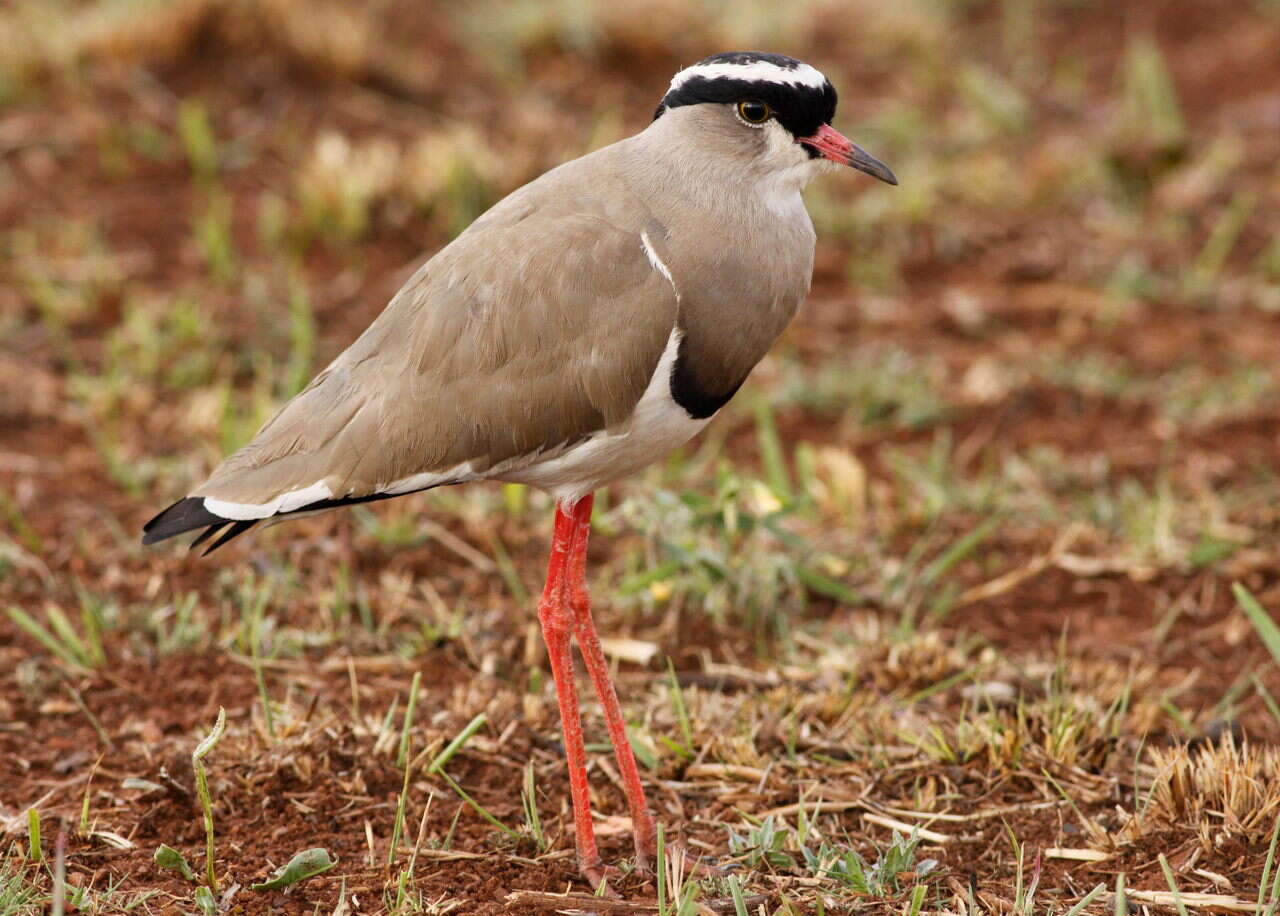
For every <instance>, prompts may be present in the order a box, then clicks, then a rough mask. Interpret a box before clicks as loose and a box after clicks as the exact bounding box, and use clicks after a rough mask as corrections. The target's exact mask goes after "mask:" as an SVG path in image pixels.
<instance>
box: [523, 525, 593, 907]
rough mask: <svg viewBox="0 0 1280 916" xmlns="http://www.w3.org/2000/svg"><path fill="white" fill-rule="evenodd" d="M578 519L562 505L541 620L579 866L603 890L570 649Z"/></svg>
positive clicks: (544, 592)
mask: <svg viewBox="0 0 1280 916" xmlns="http://www.w3.org/2000/svg"><path fill="white" fill-rule="evenodd" d="M574 529H575V526H574V522H573V517H572V515H570V514H566V513H565V512H564V511H563V510H561V508H560V506H559V505H557V506H556V523H555V533H554V535H553V536H552V539H551V559H550V561H549V562H548V563H547V584H546V587H545V588H544V589H543V591H542V600H541V601H539V602H538V620H539V621H540V622H541V624H542V637H543V639H545V640H546V643H547V655H548V656H549V658H550V659H551V675H552V677H553V678H555V682H556V698H557V699H558V700H559V702H560V724H561V726H562V728H563V730H564V753H565V758H566V759H567V761H568V765H569V791H570V794H571V795H572V797H573V823H574V835H575V841H576V845H577V848H578V865H579V867H580V868H581V869H582V874H583V876H584V877H586V879H587V880H588V881H589V882H590V883H591V886H592V888H597V887H599V885H600V882H601V881H602V880H603V879H604V873H605V869H604V865H603V863H602V862H601V860H600V851H599V849H598V848H597V847H596V836H595V830H594V828H593V826H592V822H591V798H590V795H589V794H588V793H589V791H590V789H589V786H588V785H587V752H586V748H585V746H584V745H583V741H582V721H581V719H580V717H579V712H578V690H577V687H576V686H575V685H574V679H573V656H572V654H571V649H570V646H569V643H570V639H571V637H572V636H573V628H574V613H573V609H572V607H571V606H570V604H569V588H568V582H567V581H566V577H565V567H566V562H567V561H568V558H569V556H570V554H571V552H572V549H573V541H574V536H575V534H576V532H575V530H574Z"/></svg>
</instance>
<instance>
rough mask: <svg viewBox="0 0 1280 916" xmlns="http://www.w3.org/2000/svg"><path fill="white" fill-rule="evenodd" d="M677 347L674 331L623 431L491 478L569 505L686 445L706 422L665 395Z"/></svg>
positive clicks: (605, 433)
mask: <svg viewBox="0 0 1280 916" xmlns="http://www.w3.org/2000/svg"><path fill="white" fill-rule="evenodd" d="M679 349H680V331H679V330H678V329H677V330H674V331H672V332H671V337H670V338H669V339H668V340H667V346H666V348H665V349H664V350H663V351H662V358H661V359H659V360H658V366H657V368H656V369H655V370H654V373H653V378H651V379H650V380H649V385H648V387H646V388H645V391H644V394H643V395H642V396H641V398H640V400H639V402H638V403H637V404H636V409H635V412H634V413H633V414H632V416H631V420H630V422H629V423H628V424H627V425H626V426H625V427H622V428H620V429H617V430H614V431H612V432H610V431H603V432H598V433H595V434H594V435H592V436H591V437H590V438H588V439H585V440H584V441H582V442H580V443H578V444H577V445H575V446H573V447H572V448H570V449H569V450H568V451H565V452H562V453H561V454H559V455H557V456H556V457H554V458H549V459H547V460H545V461H538V462H535V463H533V464H530V465H526V466H525V467H522V468H519V469H512V470H510V471H507V472H504V473H501V474H498V475H495V476H496V478H497V479H498V480H506V481H510V482H512V483H523V484H528V485H529V486H532V487H538V488H539V489H541V490H546V491H547V492H548V493H550V494H551V495H552V496H554V497H555V498H556V499H557V500H563V501H565V502H575V501H577V500H578V499H580V498H582V497H583V496H586V495H587V494H588V493H590V492H592V491H593V490H595V489H597V488H598V487H601V486H604V485H605V484H607V483H610V482H612V481H615V480H618V479H619V478H622V477H626V476H627V475H629V474H634V473H635V472H636V471H638V470H640V469H641V468H643V467H645V466H646V465H649V464H652V463H653V462H655V461H657V460H658V459H660V458H662V457H663V456H664V455H666V454H667V453H668V452H670V451H671V450H672V449H674V448H677V447H679V446H681V445H683V444H684V443H686V442H688V441H689V440H690V439H692V438H693V437H694V436H695V435H697V434H698V432H699V431H701V430H702V428H703V427H704V426H706V425H707V423H709V422H710V418H707V419H704V420H695V419H694V418H693V417H691V416H689V414H688V413H687V412H686V411H685V409H684V408H683V407H681V406H680V405H679V404H677V403H676V402H675V401H674V400H673V399H672V397H671V371H672V369H673V368H674V367H675V364H676V355H677V353H678V352H679Z"/></svg>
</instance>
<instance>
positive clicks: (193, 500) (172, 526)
mask: <svg viewBox="0 0 1280 916" xmlns="http://www.w3.org/2000/svg"><path fill="white" fill-rule="evenodd" d="M255 522H256V519H255V520H252V521H234V520H233V519H229V518H223V517H222V516H221V515H215V514H214V513H212V512H210V511H209V510H208V509H207V508H205V504H204V499H203V497H200V496H188V497H187V498H186V499H180V500H178V501H177V502H176V503H174V504H173V505H172V506H170V507H169V508H167V509H165V510H164V511H163V512H161V513H159V514H158V515H156V517H155V518H153V519H151V521H149V522H147V523H146V524H145V525H143V526H142V543H143V544H144V545H147V546H150V545H151V544H155V543H157V542H159V541H163V540H166V539H167V538H171V537H174V536H176V535H179V534H185V533H186V532H188V531H195V530H196V529H197V528H204V529H205V530H204V531H203V532H202V533H201V534H200V535H199V536H198V537H197V538H196V539H195V541H193V542H192V544H191V546H192V547H193V548H194V547H197V546H198V545H200V544H202V543H204V542H205V541H206V540H208V539H209V537H210V536H211V535H213V534H216V533H217V532H218V531H220V530H221V529H222V528H224V527H226V526H227V525H228V524H230V525H231V528H230V530H229V531H227V532H226V533H225V534H223V535H222V537H220V538H218V540H217V541H215V542H214V543H213V544H212V545H210V547H209V549H208V550H206V551H205V552H204V555H205V556H208V555H209V554H210V553H211V552H213V551H214V550H217V549H218V548H219V547H221V546H222V545H223V544H225V543H227V541H229V540H231V539H232V538H233V537H235V536H236V535H239V534H243V533H244V532H246V531H248V530H249V529H250V528H252V527H253V525H254V523H255Z"/></svg>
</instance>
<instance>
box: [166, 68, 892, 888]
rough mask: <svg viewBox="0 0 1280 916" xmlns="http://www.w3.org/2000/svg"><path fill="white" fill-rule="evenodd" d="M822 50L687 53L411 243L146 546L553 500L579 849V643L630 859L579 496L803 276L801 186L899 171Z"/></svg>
mask: <svg viewBox="0 0 1280 916" xmlns="http://www.w3.org/2000/svg"><path fill="white" fill-rule="evenodd" d="M836 102H837V95H836V90H835V88H834V87H833V86H832V84H831V81H830V80H829V79H827V77H826V76H824V75H823V74H822V72H821V71H819V70H818V69H817V68H816V67H813V66H811V65H810V64H807V63H804V62H802V61H800V60H797V59H795V58H792V57H788V56H785V55H782V54H775V53H767V52H761V51H735V52H727V53H720V54H713V55H711V56H709V57H706V58H704V59H702V60H700V61H698V62H697V63H695V64H692V65H690V66H686V67H683V68H682V69H680V70H679V71H678V72H677V73H676V74H675V75H674V77H673V78H672V79H671V83H670V85H669V86H668V88H667V91H666V93H665V94H664V95H663V97H662V100H661V101H660V102H659V104H658V106H657V110H656V111H655V113H654V115H653V118H652V120H651V121H650V122H649V123H648V125H647V126H646V127H645V128H644V129H642V130H640V131H639V132H638V133H636V134H634V135H632V136H630V137H627V138H625V139H623V140H620V141H618V142H616V143H613V144H611V145H608V146H605V147H603V148H601V149H598V150H596V151H594V152H591V153H589V154H587V155H584V156H582V157H580V158H578V159H574V160H572V161H569V162H567V163H564V164H562V165H560V166H558V167H556V168H553V169H551V170H550V171H548V172H546V173H545V174H543V175H541V176H540V177H538V178H536V179H534V180H533V181H531V182H530V183H528V184H526V185H524V186H523V187H521V188H519V189H517V190H516V191H514V192H512V193H511V194H510V195H508V196H507V197H505V198H504V199H502V200H501V201H499V202H498V203H496V204H495V205H494V206H493V207H492V208H490V209H489V210H488V211H487V212H485V213H483V214H482V215H481V216H480V217H478V218H477V219H476V220H475V221H474V222H473V223H471V225H470V226H469V227H467V228H466V229H465V230H464V231H463V232H461V233H460V234H459V235H458V236H457V237H456V238H455V239H454V240H453V241H451V242H450V243H449V244H447V245H446V246H445V247H444V248H442V249H441V250H440V251H438V252H437V253H436V254H435V255H434V256H433V257H431V258H430V259H428V260H427V261H426V262H425V263H424V264H423V265H422V266H421V267H420V268H419V269H418V270H417V271H416V272H415V273H414V274H413V275H412V277H410V279H409V280H408V281H407V282H406V283H405V284H404V286H403V287H402V288H401V289H400V291H399V292H398V293H396V294H395V296H394V297H392V299H391V300H390V302H389V303H388V304H387V306H386V307H385V309H384V310H383V311H382V312H381V313H380V314H379V315H378V317H377V318H376V319H375V320H374V321H373V322H372V323H371V324H370V325H369V327H368V328H367V329H366V330H365V331H364V332H363V333H362V334H361V335H360V336H359V337H358V338H357V339H356V340H355V341H354V342H353V343H352V344H351V345H350V346H349V347H348V348H347V349H346V350H344V351H343V352H342V353H341V354H339V355H338V356H337V357H336V358H335V359H334V360H333V361H332V362H331V363H330V364H329V365H328V366H327V367H325V369H324V370H323V371H321V372H320V373H319V374H318V375H317V376H316V377H315V379H314V380H313V381H311V383H310V384H309V385H308V386H307V387H306V388H305V389H303V390H302V391H301V392H300V393H298V394H297V395H296V396H294V397H293V398H292V399H291V400H289V401H288V402H286V403H285V404H284V406H283V407H281V408H280V409H279V411H278V412H277V413H276V414H275V415H274V416H273V417H271V418H270V419H269V420H268V421H267V422H266V423H265V424H264V425H263V426H262V428H261V429H260V430H259V431H258V432H257V434H256V435H254V437H253V438H252V439H251V440H250V441H249V443H248V444H247V445H245V446H244V447H243V448H241V449H240V450H239V451H236V452H235V453H233V454H232V455H230V456H229V457H227V458H226V459H225V460H224V461H223V462H222V463H221V464H220V465H218V466H217V467H216V468H215V470H214V471H213V473H212V474H211V475H210V476H209V478H208V479H207V480H206V481H205V482H204V483H202V484H200V485H199V486H198V487H196V488H195V489H194V490H193V491H192V492H191V493H190V494H189V495H188V496H186V497H185V498H183V499H180V500H178V501H177V502H175V503H174V504H172V505H170V506H169V507H168V508H166V509H164V510H163V511H162V512H160V513H159V514H158V515H156V516H155V517H154V518H152V519H151V520H150V521H149V522H147V524H146V525H145V526H144V529H143V538H142V540H143V543H144V544H153V543H155V542H157V541H160V540H163V539H165V538H169V537H173V536H174V535H178V534H182V533H184V532H190V531H196V530H200V534H199V536H198V537H196V539H195V540H194V541H193V543H192V545H191V546H192V548H195V547H196V546H199V545H201V544H204V543H205V542H207V541H210V539H211V538H214V537H215V535H216V536H217V537H216V539H215V540H212V541H211V542H210V543H209V546H208V548H207V550H206V553H207V552H209V551H212V550H215V549H217V548H218V547H221V546H222V545H223V544H225V543H227V542H228V541H229V540H231V539H232V538H234V537H236V536H238V535H240V534H242V533H244V532H245V531H247V530H248V529H250V528H251V527H253V526H254V525H257V524H260V523H275V522H278V521H280V520H283V519H288V518H294V517H298V516H303V515H310V514H313V513H316V512H322V511H325V510H329V509H336V508H339V507H342V506H351V505H355V504H359V503H368V502H374V501H378V500H384V499H391V498H394V497H398V496H404V495H407V494H410V493H419V492H422V491H424V490H430V489H432V488H434V487H441V486H448V485H455V484H462V483H468V482H474V481H504V482H509V483H519V484H526V485H529V486H532V487H536V488H539V489H541V490H543V491H545V492H547V493H549V494H550V495H551V497H552V498H553V499H554V502H555V519H554V524H553V527H552V538H551V549H550V558H549V560H548V565H547V579H546V585H545V587H544V589H543V592H542V595H541V598H540V600H539V602H538V606H537V613H538V619H539V622H540V624H541V629H542V633H543V637H544V639H545V642H546V647H547V655H548V658H549V661H550V666H551V672H552V675H553V678H554V682H555V692H556V697H557V701H558V704H559V710H560V717H561V724H562V728H563V736H564V750H565V756H566V759H567V768H568V773H569V785H570V795H571V800H572V810H573V818H574V836H575V844H576V851H577V856H578V867H579V870H580V872H581V875H582V877H583V878H584V879H585V880H586V881H587V882H588V883H589V884H590V885H591V886H592V888H597V889H598V888H599V887H600V884H601V883H602V882H603V881H606V879H607V876H608V875H609V874H612V873H613V869H612V867H611V866H606V865H605V863H604V862H603V860H602V858H601V855H600V852H599V849H598V846H597V843H596V838H595V835H594V831H593V827H592V815H591V807H590V799H589V795H588V777H587V770H586V750H585V747H584V743H583V733H582V725H581V720H580V713H579V707H578V694H577V685H576V683H575V672H574V667H573V658H572V643H573V642H575V641H576V643H577V645H578V649H579V652H580V654H581V657H582V661H583V664H584V667H585V668H586V671H587V674H588V676H589V678H590V680H591V682H592V684H593V686H594V688H595V692H596V694H597V696H598V698H599V701H600V705H601V708H602V710H603V714H604V720H605V724H606V726H607V729H608V733H609V737H610V739H611V741H612V744H613V750H614V754H615V757H616V760H617V765H618V771H619V773H620V775H621V778H622V783H623V786H624V787H625V795H626V799H627V804H628V806H629V808H630V813H631V820H632V828H633V833H634V844H635V859H634V864H635V868H636V870H637V871H639V872H640V873H648V869H649V867H650V862H651V861H652V860H653V858H654V855H655V851H656V826H655V819H654V816H653V814H652V812H651V810H650V808H649V806H648V803H647V801H646V798H645V793H644V787H643V784H642V782H641V779H640V775H639V772H638V770H637V767H636V762H635V757H634V754H633V752H632V750H631V746H630V744H629V743H628V740H627V735H626V728H625V720H624V717H623V713H622V709H621V707H620V705H619V702H618V697H617V693H616V691H615V689H614V686H613V683H612V680H611V678H610V675H609V669H608V664H607V663H606V660H605V655H604V652H603V650H602V649H601V644H600V637H599V635H598V632H597V630H596V627H595V623H594V621H593V618H592V614H591V605H590V598H589V594H588V589H587V581H586V558H587V539H588V536H589V531H590V526H591V515H592V508H593V499H594V496H593V494H594V492H595V491H596V490H597V489H599V488H600V487H602V486H604V485H606V484H609V483H612V482H614V481H616V480H618V479H620V478H623V477H626V476H628V475H630V474H632V473H634V472H635V471H637V470H639V469H641V468H643V467H644V466H646V465H648V464H650V463H652V462H654V461H656V460H657V459H659V458H661V457H662V456H663V455H665V454H666V453H668V452H670V451H671V450H672V449H675V448H677V447H679V446H680V445H682V444H684V443H685V442H687V441H688V440H690V439H691V438H692V437H693V436H695V435H696V434H697V433H698V432H699V431H700V430H702V429H703V427H705V426H706V425H707V423H709V422H710V421H711V419H712V418H713V417H714V416H715V415H716V414H717V413H718V412H719V411H720V410H721V408H723V407H724V405H725V404H726V403H728V401H729V400H730V399H731V398H732V397H733V396H734V394H735V393H736V392H737V391H738V389H739V387H740V386H741V385H742V384H743V382H744V381H745V380H746V378H747V376H748V374H749V373H750V372H751V370H752V368H753V367H754V366H755V365H756V364H757V363H758V362H759V361H760V360H761V359H762V358H763V357H764V355H765V353H766V352H767V351H768V349H769V347H770V346H771V345H772V344H773V342H774V341H775V340H776V339H777V337H778V336H779V335H780V334H781V333H782V331H783V330H784V329H785V328H786V327H787V325H788V324H789V322H790V321H791V319H792V317H793V316H794V315H795V313H796V311H797V309H798V308H799V306H800V303H801V302H802V300H803V299H804V298H805V296H806V295H807V294H808V291H809V286H810V282H811V277H812V272H813V259H814V247H815V241H816V235H815V231H814V228H813V223H812V221H811V219H810V217H809V214H808V211H807V210H806V208H805V205H804V202H803V200H802V198H801V193H800V192H801V190H802V189H803V188H804V186H805V185H807V184H808V183H809V182H810V181H811V180H812V179H814V178H815V177H817V176H818V175H819V174H821V173H823V172H825V171H838V170H839V167H840V166H851V167H852V168H854V169H857V170H860V171H862V172H864V173H866V174H868V175H870V176H872V177H874V178H877V179H879V180H880V181H883V182H886V183H888V184H894V185H896V184H897V178H896V177H895V176H894V174H893V172H892V171H891V170H890V169H889V167H888V166H886V165H885V164H884V163H883V162H881V161H880V160H878V159H876V158H875V157H874V156H872V155H871V154H870V153H868V152H866V151H865V150H863V149H862V148H861V147H859V146H857V145H856V144H854V143H853V142H852V141H850V140H849V139H848V138H846V137H845V136H844V135H843V134H841V133H840V132H839V131H838V130H836V129H835V128H834V127H833V126H832V120H833V119H834V117H835V112H836Z"/></svg>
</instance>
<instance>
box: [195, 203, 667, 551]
mask: <svg viewBox="0 0 1280 916" xmlns="http://www.w3.org/2000/svg"><path fill="white" fill-rule="evenodd" d="M675 315H676V298H675V294H674V290H673V289H672V287H671V284H670V283H669V282H668V281H667V280H666V278H664V277H663V276H662V275H661V274H660V273H659V272H658V271H657V270H655V269H654V267H653V265H652V264H650V263H649V261H648V260H647V258H646V256H645V253H644V249H643V247H642V242H641V239H640V236H639V234H638V233H636V232H632V231H629V230H628V229H623V228H619V227H617V226H615V225H613V224H612V223H611V222H608V221H605V220H604V219H602V218H601V217H599V216H596V215H594V214H591V213H586V214H583V213H576V214H575V213H565V212H563V211H562V212H551V213H546V214H540V213H539V212H536V211H529V212H523V213H517V214H516V215H515V218H513V219H500V220H493V221H491V222H489V223H487V224H484V225H477V226H476V227H475V231H472V232H468V233H466V234H464V235H463V236H461V237H459V239H458V240H456V241H455V242H454V243H453V244H452V245H450V246H449V247H448V248H446V249H445V250H443V251H442V252H441V253H440V254H439V255H437V256H436V257H435V258H434V259H432V260H431V261H430V262H429V263H428V264H427V265H425V266H424V267H423V268H422V269H421V270H420V271H419V272H418V274H416V275H415V276H414V278H413V279H412V280H410V281H409V283H408V284H406V286H405V288H404V289H403V290H401V292H400V293H399V294H398V295H397V296H396V297H395V299H393V300H392V302H391V303H390V304H389V305H388V307H387V309H386V310H385V311H384V312H383V313H382V315H380V316H379V318H378V319H377V320H376V321H375V322H374V323H373V324H372V325H371V326H370V327H369V329H368V330H367V331H366V332H365V333H364V334H363V335H362V336H361V337H360V338H359V339H358V340H357V341H356V342H355V343H354V344H353V345H352V346H351V347H350V348H349V349H348V350H346V351H345V352H344V353H343V354H341V355H340V356H339V357H338V358H337V359H335V360H334V361H333V363H332V364H331V365H330V366H329V367H328V368H327V369H325V371H324V372H322V373H321V374H320V375H319V376H318V377H317V378H316V379H315V380H314V381H313V382H312V383H311V385H310V386H308V388H307V389H306V390H304V391H303V392H301V393H300V394H298V395H297V396H296V397H295V398H294V399H293V400H291V401H290V402H289V403H287V404H286V405H285V406H284V407H283V408H282V409H281V410H280V411H279V413H277V414H276V416H275V417H273V418H272V419H271V420H270V421H269V422H268V423H267V424H266V425H264V426H263V428H262V429H261V430H260V431H259V432H258V434H257V435H256V436H254V438H253V440H252V441H251V442H250V443H249V444H248V445H246V446H245V447H244V448H243V449H241V450H240V451H239V452H237V453H235V454H234V455H232V456H231V457H229V458H228V459H227V460H226V461H225V462H223V464H222V465H221V466H219V467H218V468H217V470H216V471H215V472H214V473H213V475H212V476H211V477H210V478H209V480H208V481H207V482H206V483H205V484H203V485H202V486H201V487H199V488H198V489H197V490H196V491H195V492H194V493H193V496H194V497H200V498H203V499H204V501H205V507H206V508H207V509H208V510H210V511H211V512H213V513H214V514H216V515H218V516H219V517H220V518H229V517H230V518H235V517H240V518H245V519H251V518H254V517H257V518H263V517H269V516H271V515H276V514H280V513H286V512H292V511H302V510H307V509H313V508H326V507H328V506H330V505H336V504H341V503H342V502H346V501H355V500H360V499H367V498H376V497H378V496H379V495H383V494H386V493H387V492H388V491H389V490H390V491H395V492H408V491H409V490H411V489H421V488H423V486H429V485H433V484H434V483H443V482H450V480H451V479H470V477H472V476H484V475H485V474H486V473H487V472H489V471H491V470H493V469H495V468H500V467H505V466H510V465H512V464H513V463H519V462H520V461H522V460H526V459H530V458H532V457H535V456H538V455H540V454H547V453H554V452H555V451H556V450H558V449H561V448H563V447H564V446H566V445H568V444H570V443H573V442H575V441H578V440H580V439H582V438H584V437H586V436H588V435H590V434H591V433H593V432H596V431H598V430H601V429H606V428H611V427H615V426H617V425H619V424H622V423H625V422H626V420H627V418H628V416H629V415H630V413H631V410H632V408H633V407H634V405H635V404H636V402H637V401H638V400H639V398H640V396H641V394H642V393H643V392H644V389H645V387H646V385H647V384H648V382H649V379H650V378H651V376H652V374H653V371H654V369H655V367H656V365H657V363H658V360H659V358H660V356H661V354H662V351H663V348H664V346H665V345H666V342H667V339H668V337H669V335H670V333H671V330H672V328H673V326H674V324H675ZM415 483H418V484H422V485H423V486H415V485H414V484H415ZM267 510H270V511H267ZM175 533H176V532H175Z"/></svg>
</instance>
